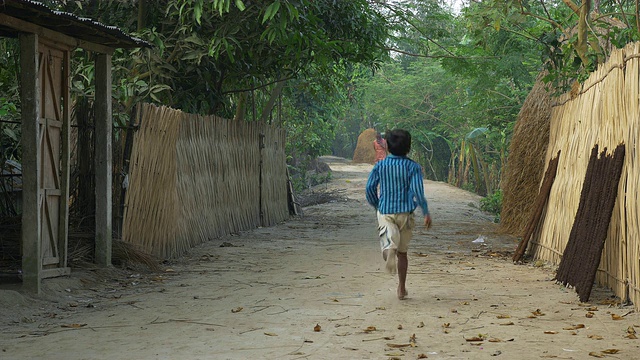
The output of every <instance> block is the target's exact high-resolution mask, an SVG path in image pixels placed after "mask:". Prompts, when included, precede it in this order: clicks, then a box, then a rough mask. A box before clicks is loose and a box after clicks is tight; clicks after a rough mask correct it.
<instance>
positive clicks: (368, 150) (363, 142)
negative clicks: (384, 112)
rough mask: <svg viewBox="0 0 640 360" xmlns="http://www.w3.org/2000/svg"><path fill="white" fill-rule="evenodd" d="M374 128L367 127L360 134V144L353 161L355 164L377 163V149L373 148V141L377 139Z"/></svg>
mask: <svg viewBox="0 0 640 360" xmlns="http://www.w3.org/2000/svg"><path fill="white" fill-rule="evenodd" d="M376 133H377V131H375V130H374V129H367V130H365V131H363V132H362V133H360V136H358V144H357V145H356V150H355V151H354V152H353V163H355V164H375V162H376V151H375V150H374V149H373V141H374V140H375V139H376Z"/></svg>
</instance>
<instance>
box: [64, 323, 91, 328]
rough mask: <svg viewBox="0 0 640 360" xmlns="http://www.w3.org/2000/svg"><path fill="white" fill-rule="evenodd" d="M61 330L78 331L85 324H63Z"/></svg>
mask: <svg viewBox="0 0 640 360" xmlns="http://www.w3.org/2000/svg"><path fill="white" fill-rule="evenodd" d="M61 326H62V327H63V328H71V329H79V328H81V327H85V326H87V324H64V325H61Z"/></svg>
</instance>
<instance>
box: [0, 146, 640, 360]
mask: <svg viewBox="0 0 640 360" xmlns="http://www.w3.org/2000/svg"><path fill="white" fill-rule="evenodd" d="M324 160H325V161H326V162H327V163H329V165H330V166H331V168H332V170H333V180H332V181H331V183H330V184H328V185H322V186H321V188H323V189H326V190H336V189H344V190H342V191H343V192H342V194H344V196H345V199H344V200H341V201H335V202H330V203H325V204H322V205H316V206H311V207H307V208H305V214H304V216H302V217H298V218H295V219H292V220H290V221H288V222H286V223H284V224H280V225H278V226H275V227H272V228H262V229H257V230H255V231H248V232H243V233H241V234H236V235H234V236H228V237H225V238H223V239H217V240H213V241H210V242H208V243H206V244H203V245H202V246H199V247H197V248H195V249H193V251H192V252H191V253H190V254H189V255H188V256H186V257H185V258H182V259H180V260H179V261H176V262H174V263H171V264H167V265H166V266H165V268H164V270H163V272H162V273H160V274H145V273H138V272H133V271H122V270H116V269H112V270H94V271H89V270H86V271H81V270H77V271H74V273H73V275H72V276H71V277H69V278H66V279H52V280H47V281H46V284H45V287H46V288H47V290H46V293H45V295H46V296H45V299H40V300H36V299H32V298H29V297H26V296H24V295H22V294H20V293H18V292H16V291H12V290H0V315H1V322H0V359H65V360H73V359H393V358H398V359H418V358H428V359H494V358H496V357H497V358H498V359H541V358H557V359H588V358H591V357H590V356H589V353H593V354H592V355H599V356H606V357H610V358H615V359H638V358H640V355H638V354H640V351H639V350H640V340H633V339H629V338H628V337H627V336H628V335H629V333H628V332H630V331H632V330H636V331H639V332H640V327H639V326H640V317H639V316H638V314H636V313H634V312H633V311H632V308H631V307H621V306H616V305H610V304H605V303H606V301H607V300H608V296H610V293H608V292H606V291H603V290H598V289H596V290H595V291H594V293H593V295H592V301H593V303H592V304H580V303H579V302H578V299H577V295H576V294H575V292H574V291H572V290H568V289H566V288H564V287H562V286H560V285H557V284H556V283H555V282H554V281H552V280H551V279H552V278H553V276H554V273H553V269H552V268H550V267H548V266H540V267H534V266H531V265H513V264H512V263H511V261H510V257H509V256H504V255H505V254H506V253H510V252H511V251H512V250H513V249H514V248H515V246H516V239H514V238H511V237H507V236H500V235H498V234H496V232H495V231H496V225H495V224H493V223H492V222H491V216H489V215H487V214H484V213H482V212H481V211H480V210H478V208H477V207H478V203H479V198H478V197H477V196H475V195H473V194H470V193H468V192H465V191H462V190H459V189H456V188H454V187H451V186H449V185H446V184H443V183H435V182H427V183H426V192H427V197H428V200H429V205H430V209H431V212H432V216H433V220H434V227H433V228H432V229H431V230H429V231H425V230H424V228H421V227H418V228H417V230H416V232H415V238H414V242H413V243H412V247H411V249H410V253H409V261H410V265H409V266H410V267H409V276H408V285H407V286H408V289H409V292H410V295H409V299H407V300H405V301H399V300H397V299H396V297H395V288H396V280H395V278H394V277H393V276H391V275H389V274H386V273H385V272H384V271H383V270H382V266H383V262H382V259H381V256H380V253H379V249H378V244H377V239H376V237H375V236H376V234H375V232H376V231H375V213H374V212H373V210H372V209H371V208H370V207H369V206H368V205H367V204H366V201H365V199H364V184H365V182H366V177H367V175H368V173H369V171H370V169H371V166H367V165H350V164H349V163H348V162H347V161H345V160H343V159H339V158H333V157H327V158H325V159H324ZM480 236H484V238H485V242H484V243H483V244H479V243H474V242H473V240H475V239H477V238H478V237H480ZM589 313H591V314H592V315H591V316H592V317H587V315H589ZM614 315H615V316H614ZM614 318H619V319H620V320H614ZM315 330H319V331H315ZM473 338H477V339H476V340H477V341H469V340H472V339H473ZM405 345H408V346H405ZM411 345H415V346H411ZM608 349H614V350H618V352H617V353H616V354H605V353H602V351H606V350H608ZM614 350H611V351H609V352H612V353H613V352H614Z"/></svg>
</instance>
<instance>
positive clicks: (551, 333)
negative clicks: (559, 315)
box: [544, 330, 558, 335]
mask: <svg viewBox="0 0 640 360" xmlns="http://www.w3.org/2000/svg"><path fill="white" fill-rule="evenodd" d="M544 333H545V334H547V335H554V334H557V333H558V332H557V331H553V330H547V331H545V332H544Z"/></svg>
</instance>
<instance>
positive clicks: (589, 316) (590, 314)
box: [584, 311, 595, 319]
mask: <svg viewBox="0 0 640 360" xmlns="http://www.w3.org/2000/svg"><path fill="white" fill-rule="evenodd" d="M593 315H595V314H594V313H592V312H591V311H589V312H587V313H586V314H584V316H586V317H588V318H589V319H591V318H592V317H593Z"/></svg>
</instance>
